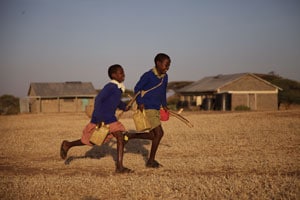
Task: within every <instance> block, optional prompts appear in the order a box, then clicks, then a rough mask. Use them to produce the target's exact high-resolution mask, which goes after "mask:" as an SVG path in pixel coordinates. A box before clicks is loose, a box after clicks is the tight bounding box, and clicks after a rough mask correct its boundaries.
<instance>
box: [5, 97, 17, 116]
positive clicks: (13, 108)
mask: <svg viewBox="0 0 300 200" xmlns="http://www.w3.org/2000/svg"><path fill="white" fill-rule="evenodd" d="M19 112H20V103H19V98H17V97H14V96H12V95H2V96H1V97H0V114H1V115H13V114H18V113H19Z"/></svg>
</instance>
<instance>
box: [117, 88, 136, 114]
mask: <svg viewBox="0 0 300 200" xmlns="http://www.w3.org/2000/svg"><path fill="white" fill-rule="evenodd" d="M140 93H141V92H140V91H139V92H137V93H136V94H135V95H134V96H133V97H132V98H131V99H130V101H129V102H128V103H127V105H126V110H127V109H128V108H129V107H131V106H132V104H133V103H134V101H135V99H136V98H137V96H138V95H139V94H140ZM123 113H124V110H122V111H121V112H120V114H119V115H118V119H120V117H121V116H122V115H123Z"/></svg>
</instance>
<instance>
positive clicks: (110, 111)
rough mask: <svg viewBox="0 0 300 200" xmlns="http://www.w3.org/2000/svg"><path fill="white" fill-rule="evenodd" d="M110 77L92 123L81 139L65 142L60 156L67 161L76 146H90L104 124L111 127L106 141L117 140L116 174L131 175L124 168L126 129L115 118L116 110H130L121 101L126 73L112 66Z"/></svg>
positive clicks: (120, 68) (95, 108) (120, 67)
mask: <svg viewBox="0 0 300 200" xmlns="http://www.w3.org/2000/svg"><path fill="white" fill-rule="evenodd" d="M108 76H109V77H110V79H111V81H110V82H109V83H108V84H106V85H105V86H104V87H103V89H102V90H101V92H100V93H99V94H98V95H97V96H96V99H95V104H94V111H93V114H92V117H91V121H90V122H89V123H88V124H87V125H86V127H85V128H84V130H83V134H82V137H81V139H79V140H75V141H72V142H69V141H66V140H64V141H63V142H62V144H61V148H60V156H61V158H62V159H66V157H67V153H68V151H69V149H70V148H72V147H74V146H82V145H90V146H92V145H93V144H91V143H90V138H91V136H92V134H93V132H94V130H95V129H96V126H97V125H98V124H101V123H102V122H104V123H105V124H108V125H109V135H108V136H107V137H106V139H105V141H108V140H109V139H110V138H112V137H113V136H114V137H116V139H117V154H118V155H117V161H116V172H118V173H129V172H132V170H130V169H128V168H126V167H124V166H123V154H124V144H125V141H124V134H123V133H124V132H125V131H126V130H125V127H124V126H123V124H122V123H121V122H119V121H118V120H117V118H116V116H115V112H116V109H117V108H119V109H121V110H124V111H127V110H128V109H129V108H127V107H126V104H125V103H124V102H122V101H121V96H122V93H123V92H125V86H124V85H123V81H124V80H125V73H124V70H123V68H122V66H121V65H117V64H116V65H112V66H110V67H109V69H108Z"/></svg>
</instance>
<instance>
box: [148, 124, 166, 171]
mask: <svg viewBox="0 0 300 200" xmlns="http://www.w3.org/2000/svg"><path fill="white" fill-rule="evenodd" d="M151 131H152V132H153V134H154V137H153V140H152V145H151V151H150V156H149V159H148V162H147V164H146V166H147V167H154V168H157V167H159V166H160V164H159V163H158V162H157V161H155V155H156V152H157V149H158V145H159V143H160V141H161V138H162V137H163V135H164V131H163V129H162V127H161V125H159V126H158V127H156V128H154V129H153V130H151Z"/></svg>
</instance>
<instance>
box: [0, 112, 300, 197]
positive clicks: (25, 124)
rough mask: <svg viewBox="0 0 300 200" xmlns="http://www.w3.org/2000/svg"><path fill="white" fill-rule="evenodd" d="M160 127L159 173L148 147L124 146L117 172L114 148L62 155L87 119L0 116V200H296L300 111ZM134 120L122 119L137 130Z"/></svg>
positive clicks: (202, 115) (194, 118)
mask: <svg viewBox="0 0 300 200" xmlns="http://www.w3.org/2000/svg"><path fill="white" fill-rule="evenodd" d="M184 115H186V117H187V118H188V119H189V120H190V121H191V122H192V123H193V124H194V125H195V127H194V128H188V127H186V126H185V125H184V124H183V123H181V122H180V121H179V120H177V119H176V118H171V119H170V120H169V121H168V122H164V123H163V127H164V130H165V136H164V138H163V139H162V142H161V145H160V147H159V150H158V154H157V160H158V161H159V162H161V163H162V164H163V165H164V166H163V167H162V168H160V169H149V168H145V160H146V158H147V155H148V153H149V150H150V144H151V143H150V142H149V141H146V140H132V141H130V142H129V143H128V144H127V145H126V149H125V151H126V153H125V157H124V164H125V166H127V167H129V168H131V169H134V170H135V172H134V173H133V174H115V173H114V169H115V166H114V159H115V156H116V144H115V141H114V140H113V141H112V142H110V143H109V144H106V145H103V146H102V147H93V148H90V147H75V148H73V149H71V150H70V152H69V156H71V157H72V158H74V159H73V160H71V162H70V164H69V165H65V164H64V161H63V160H61V159H60V157H59V147H60V144H61V141H62V140H63V139H68V140H74V139H78V138H79V137H80V136H81V131H82V129H83V128H84V126H85V125H86V123H87V122H88V121H89V119H88V118H87V117H86V115H85V114H75V115H74V114H36V115H34V114H33V115H17V116H0V137H1V140H0V152H1V154H0V161H1V162H0V188H1V189H0V198H1V199H299V195H300V191H299V188H300V182H299V176H300V171H299V166H300V159H299V152H300V132H299V130H300V111H299V110H296V111H279V112H245V113H244V112H242V113H237V112H233V113H231V112H228V113H206V112H198V113H197V112H192V113H184ZM129 116H130V113H129V114H126V115H124V116H123V118H122V119H121V121H122V122H123V123H124V124H125V125H126V127H127V128H128V129H134V124H133V121H132V119H131V118H128V117H129Z"/></svg>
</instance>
